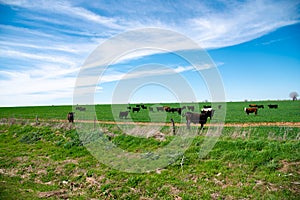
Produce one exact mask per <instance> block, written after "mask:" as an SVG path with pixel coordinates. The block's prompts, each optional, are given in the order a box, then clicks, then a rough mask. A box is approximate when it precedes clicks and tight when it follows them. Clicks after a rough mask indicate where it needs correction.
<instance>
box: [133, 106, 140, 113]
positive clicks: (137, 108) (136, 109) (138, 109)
mask: <svg viewBox="0 0 300 200" xmlns="http://www.w3.org/2000/svg"><path fill="white" fill-rule="evenodd" d="M140 110H141V108H140V107H135V108H132V112H133V113H134V112H140Z"/></svg>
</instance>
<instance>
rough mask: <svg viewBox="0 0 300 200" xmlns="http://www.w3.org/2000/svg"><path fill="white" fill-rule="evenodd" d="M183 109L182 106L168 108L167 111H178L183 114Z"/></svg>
mask: <svg viewBox="0 0 300 200" xmlns="http://www.w3.org/2000/svg"><path fill="white" fill-rule="evenodd" d="M182 110H183V109H182V108H168V109H166V112H172V113H174V112H178V114H179V115H181V112H182Z"/></svg>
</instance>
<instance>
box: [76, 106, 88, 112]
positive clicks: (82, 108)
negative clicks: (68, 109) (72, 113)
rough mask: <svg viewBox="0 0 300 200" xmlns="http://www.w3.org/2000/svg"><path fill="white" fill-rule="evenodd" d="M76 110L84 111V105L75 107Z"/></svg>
mask: <svg viewBox="0 0 300 200" xmlns="http://www.w3.org/2000/svg"><path fill="white" fill-rule="evenodd" d="M76 110H79V111H86V108H84V107H78V106H77V107H76Z"/></svg>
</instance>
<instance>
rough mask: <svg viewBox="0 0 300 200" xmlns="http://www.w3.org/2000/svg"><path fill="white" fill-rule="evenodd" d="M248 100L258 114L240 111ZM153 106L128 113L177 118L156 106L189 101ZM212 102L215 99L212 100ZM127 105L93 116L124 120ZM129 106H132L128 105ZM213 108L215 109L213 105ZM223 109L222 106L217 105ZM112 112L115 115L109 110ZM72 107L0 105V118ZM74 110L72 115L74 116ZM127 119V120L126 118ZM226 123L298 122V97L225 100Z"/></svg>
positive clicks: (52, 114)
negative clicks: (276, 105)
mask: <svg viewBox="0 0 300 200" xmlns="http://www.w3.org/2000/svg"><path fill="white" fill-rule="evenodd" d="M249 104H262V105H264V106H265V108H264V109H259V111H258V115H257V116H255V115H253V114H250V115H249V116H247V114H246V113H245V112H244V107H248V105H249ZM268 104H278V105H279V108H278V109H269V108H268V106H267V105H268ZM145 105H146V106H147V107H148V108H149V106H152V107H154V111H155V112H153V113H152V112H149V110H148V109H147V110H141V111H140V112H139V113H132V112H131V113H130V114H129V116H130V117H131V118H132V120H133V121H140V122H150V121H151V122H164V121H167V122H170V119H171V118H173V119H174V120H175V122H180V121H181V116H180V115H178V114H177V113H165V112H157V111H156V106H171V107H180V106H183V105H189V104H181V105H179V104H155V105H154V104H145ZM190 105H195V106H199V108H202V107H203V105H210V103H199V104H198V103H197V104H196V103H194V104H190ZM214 105H215V106H217V105H218V103H215V104H214ZM127 106H128V105H96V106H95V112H96V115H97V119H98V120H100V121H126V119H119V117H118V113H119V112H120V111H125V110H126V107H127ZM131 106H135V104H134V105H131ZM83 107H86V108H87V111H86V113H88V114H89V115H91V116H93V115H94V113H91V112H90V111H91V110H92V109H91V108H90V107H89V106H83ZM215 109H216V110H217V111H218V109H217V108H215ZM221 109H222V110H220V111H223V110H224V109H225V107H224V106H223V107H222V108H221ZM112 110H113V111H114V112H115V115H114V114H113V113H112ZM70 111H72V106H37V107H12V108H6V107H0V119H1V118H17V119H32V120H34V119H35V117H36V116H38V117H39V118H41V119H59V120H66V116H67V113H68V112H70ZM76 113H78V115H84V112H80V111H78V110H77V111H76ZM76 113H75V117H76ZM127 121H129V120H128V119H127ZM225 122H226V123H248V122H250V123H251V122H300V101H259V102H228V103H226V118H225Z"/></svg>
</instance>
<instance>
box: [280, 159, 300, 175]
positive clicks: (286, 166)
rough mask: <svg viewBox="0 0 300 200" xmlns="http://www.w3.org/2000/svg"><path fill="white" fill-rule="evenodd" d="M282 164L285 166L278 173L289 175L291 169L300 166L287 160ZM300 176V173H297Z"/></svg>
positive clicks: (299, 163) (298, 163)
mask: <svg viewBox="0 0 300 200" xmlns="http://www.w3.org/2000/svg"><path fill="white" fill-rule="evenodd" d="M281 164H282V165H283V166H282V167H281V168H280V169H279V170H278V171H280V172H283V173H288V172H289V171H290V169H291V167H298V168H299V166H300V162H287V161H286V160H282V161H281ZM297 173H298V174H300V171H299V170H298V171H297Z"/></svg>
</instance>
